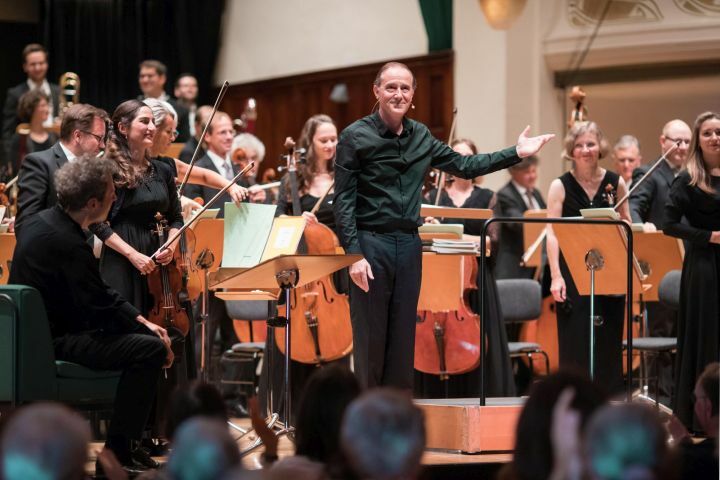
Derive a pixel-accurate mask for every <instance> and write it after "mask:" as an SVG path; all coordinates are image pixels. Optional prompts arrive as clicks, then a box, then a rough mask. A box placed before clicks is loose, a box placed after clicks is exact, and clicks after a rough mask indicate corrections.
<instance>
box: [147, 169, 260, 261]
mask: <svg viewBox="0 0 720 480" xmlns="http://www.w3.org/2000/svg"><path fill="white" fill-rule="evenodd" d="M254 165H255V162H252V161H251V162H250V163H248V164H247V165H246V166H245V168H243V169H242V170H240V171H239V172H238V173H237V175H235V177H234V178H233V179H232V180H229V181H228V183H227V184H226V185H225V186H224V187H223V188H222V189H220V191H219V192H218V193H216V194H215V196H214V197H213V198H211V199H210V200H208V201H207V202H205V205H204V206H203V207H202V208H201V209H200V210H198V211H196V212H195V213H194V214H193V216H192V217H190V220H188V221H187V223H186V224H185V225H183V226H182V227H180V228H179V229H178V231H177V232H175V233H174V234H173V235H172V236H170V238H168V239H167V240H166V241H165V243H163V244H162V246H161V247H160V248H158V249H157V251H156V252H155V253H153V254H152V255H151V256H150V259H151V260H155V257H156V256H157V254H158V253H159V252H162V251H163V250H165V249H166V248H168V246H169V245H171V244H172V243H174V242H175V240H177V239H178V238H180V235H182V234H183V232H185V230H187V229H188V228H190V226H192V224H193V223H195V222H196V221H197V220H198V219H199V218H200V215H202V214H203V212H204V211H205V210H207V209H208V208H210V207H211V206H212V205H213V204H214V203H215V202H217V201H218V200H219V199H220V196H221V195H222V194H223V193H225V192H227V190H228V188H230V187H231V186H233V185H235V182H237V181H238V180H239V179H240V177H242V176H243V175H244V174H245V173H246V172H248V171H249V170H250V169H251V168H252V167H253V166H254Z"/></svg>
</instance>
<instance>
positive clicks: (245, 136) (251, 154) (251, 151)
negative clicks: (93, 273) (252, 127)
mask: <svg viewBox="0 0 720 480" xmlns="http://www.w3.org/2000/svg"><path fill="white" fill-rule="evenodd" d="M239 148H240V149H242V151H243V153H244V154H245V155H243V156H242V159H241V160H240V162H239V164H238V166H239V167H240V168H245V166H246V165H247V164H248V163H249V162H254V163H255V165H254V166H253V167H252V168H251V169H250V170H249V171H248V172H247V174H246V176H245V178H246V179H247V183H248V185H255V184H256V183H257V173H258V169H259V168H260V164H261V163H262V161H263V160H264V159H265V145H264V144H263V143H262V141H260V139H259V138H258V137H256V136H255V135H253V134H252V133H247V132H245V133H240V134H238V135H236V136H235V138H234V139H233V143H232V147H231V148H230V154H231V155H232V156H234V155H235V152H236V151H237V150H238V149H239ZM233 161H235V159H233Z"/></svg>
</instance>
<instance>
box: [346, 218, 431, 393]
mask: <svg viewBox="0 0 720 480" xmlns="http://www.w3.org/2000/svg"><path fill="white" fill-rule="evenodd" d="M358 239H359V241H360V247H361V248H362V251H363V255H364V256H365V259H366V260H367V261H368V262H369V263H370V267H371V268H372V273H373V276H374V277H375V279H374V280H369V284H370V290H369V291H368V292H367V293H366V292H364V291H362V290H361V289H360V288H358V287H357V285H355V284H354V283H351V286H350V317H351V319H352V327H353V355H354V360H355V374H356V376H357V378H358V380H359V381H360V385H361V386H363V387H364V388H370V387H375V386H380V385H383V386H392V387H397V388H401V389H412V388H413V364H414V355H415V322H416V318H417V303H418V298H419V296H420V282H421V281H422V278H421V277H422V244H421V241H420V237H419V236H418V234H417V233H377V232H369V231H364V230H360V231H358Z"/></svg>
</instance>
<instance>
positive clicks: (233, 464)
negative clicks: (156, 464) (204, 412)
mask: <svg viewBox="0 0 720 480" xmlns="http://www.w3.org/2000/svg"><path fill="white" fill-rule="evenodd" d="M239 466H240V450H239V449H238V445H237V444H236V443H235V440H234V439H233V438H232V436H231V435H230V432H229V431H228V427H227V424H226V423H225V422H222V421H220V420H218V419H217V418H208V417H197V418H190V419H188V420H187V421H185V422H183V424H182V425H180V427H179V428H178V429H177V432H175V438H174V441H173V448H172V450H171V451H170V456H169V457H168V463H167V471H168V473H169V474H170V478H172V479H173V480H215V479H217V478H221V477H223V476H224V475H225V474H227V473H228V472H230V471H231V470H234V469H236V468H238V467H239Z"/></svg>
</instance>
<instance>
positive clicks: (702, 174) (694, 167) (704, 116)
mask: <svg viewBox="0 0 720 480" xmlns="http://www.w3.org/2000/svg"><path fill="white" fill-rule="evenodd" d="M712 119H718V120H720V114H718V113H716V112H704V113H701V114H700V115H698V117H697V118H696V119H695V125H694V126H693V132H692V138H691V140H690V147H689V149H688V150H689V154H688V160H687V167H686V168H687V171H688V173H689V174H690V186H693V187H694V186H697V187H698V188H699V189H700V190H702V191H703V192H705V193H709V194H710V195H713V194H714V193H715V189H714V188H713V187H712V185H710V172H708V167H707V165H706V164H705V159H704V158H703V154H702V150H701V149H700V128H702V124H703V123H705V122H707V121H708V120H712Z"/></svg>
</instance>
